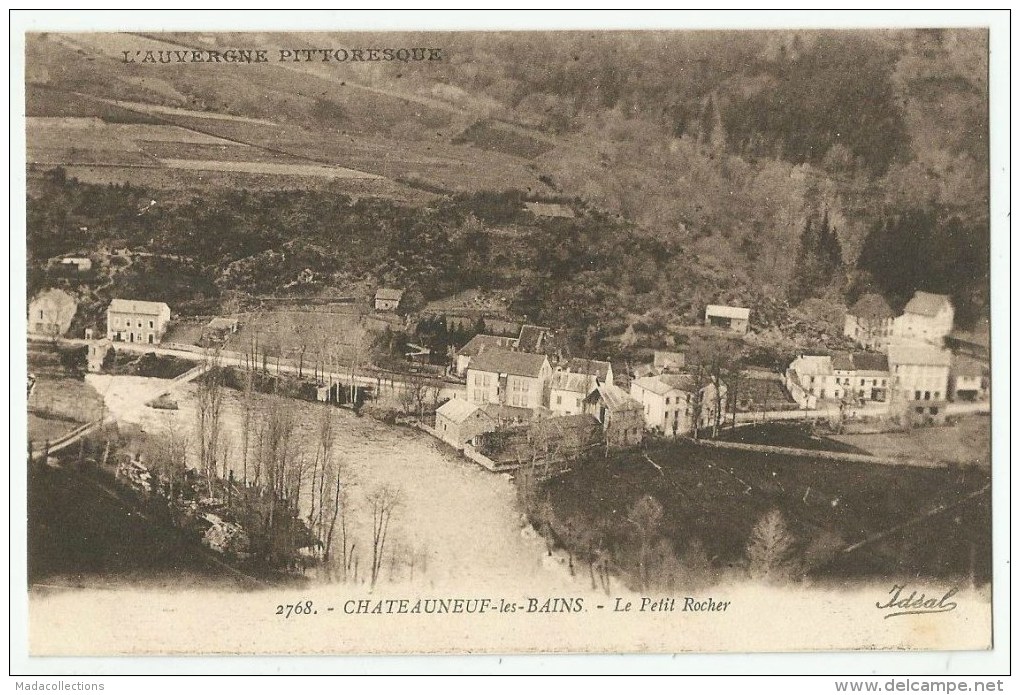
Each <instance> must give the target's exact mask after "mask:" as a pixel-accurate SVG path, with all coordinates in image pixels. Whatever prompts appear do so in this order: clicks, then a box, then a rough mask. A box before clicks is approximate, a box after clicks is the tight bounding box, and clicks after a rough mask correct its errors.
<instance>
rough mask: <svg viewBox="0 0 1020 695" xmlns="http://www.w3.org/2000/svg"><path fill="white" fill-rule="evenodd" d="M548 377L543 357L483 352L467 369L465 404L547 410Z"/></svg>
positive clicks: (495, 350)
mask: <svg viewBox="0 0 1020 695" xmlns="http://www.w3.org/2000/svg"><path fill="white" fill-rule="evenodd" d="M551 377H552V367H551V366H550V365H549V358H547V357H546V356H545V355H533V354H529V353H526V352H509V351H507V350H500V349H495V348H494V349H491V350H486V351H485V352H483V353H481V354H479V355H477V356H476V357H474V358H472V360H471V363H470V365H469V366H468V370H467V396H468V400H469V401H471V402H472V403H479V404H480V403H499V404H501V405H508V406H513V407H515V408H542V407H548V404H549V401H548V396H549V394H548V390H549V380H550V379H551Z"/></svg>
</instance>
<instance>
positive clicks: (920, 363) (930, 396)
mask: <svg viewBox="0 0 1020 695" xmlns="http://www.w3.org/2000/svg"><path fill="white" fill-rule="evenodd" d="M951 364H952V354H951V353H950V352H949V351H948V350H943V349H940V348H936V347H933V346H927V345H916V344H909V343H894V344H893V345H890V346H889V370H890V374H891V377H892V380H893V391H894V396H895V398H896V399H897V400H901V401H939V400H945V399H946V398H947V397H948V392H949V368H950V366H951Z"/></svg>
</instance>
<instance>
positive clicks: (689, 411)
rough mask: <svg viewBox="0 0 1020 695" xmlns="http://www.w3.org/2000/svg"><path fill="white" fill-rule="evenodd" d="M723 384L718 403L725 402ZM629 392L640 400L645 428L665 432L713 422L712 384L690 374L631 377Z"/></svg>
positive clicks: (669, 433) (685, 430) (672, 433)
mask: <svg viewBox="0 0 1020 695" xmlns="http://www.w3.org/2000/svg"><path fill="white" fill-rule="evenodd" d="M725 393H726V387H725V385H723V386H722V397H721V399H720V405H722V404H724V403H725ZM630 395H631V398H633V399H634V400H635V401H637V402H638V403H639V404H641V407H642V409H643V411H644V420H645V429H649V430H658V431H660V432H662V433H663V434H665V435H667V436H673V437H675V436H677V435H683V434H688V433H690V432H693V431H694V428H695V424H696V423H697V425H698V427H707V426H709V425H711V424H712V423H714V421H715V415H716V398H715V385H714V384H713V383H712V382H711V381H705V382H703V383H701V384H699V382H698V380H697V379H696V378H695V377H694V376H693V375H691V374H658V375H655V376H646V377H641V378H638V379H634V380H633V381H632V382H631V384H630Z"/></svg>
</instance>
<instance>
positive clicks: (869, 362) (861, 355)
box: [786, 352, 891, 409]
mask: <svg viewBox="0 0 1020 695" xmlns="http://www.w3.org/2000/svg"><path fill="white" fill-rule="evenodd" d="M890 385H891V375H890V371H889V360H888V358H887V357H886V355H883V354H881V353H870V352H853V353H846V352H844V353H837V354H836V355H800V356H799V357H797V359H795V360H794V361H793V362H791V363H790V366H789V368H788V369H787V370H786V389H787V391H789V392H790V395H791V396H792V397H793V399H794V400H795V401H796V402H797V403H798V405H800V407H801V408H805V409H814V408H817V407H818V403H819V401H832V402H837V401H838V402H843V403H855V404H864V403H868V402H877V403H885V402H887V401H888V400H889V390H890Z"/></svg>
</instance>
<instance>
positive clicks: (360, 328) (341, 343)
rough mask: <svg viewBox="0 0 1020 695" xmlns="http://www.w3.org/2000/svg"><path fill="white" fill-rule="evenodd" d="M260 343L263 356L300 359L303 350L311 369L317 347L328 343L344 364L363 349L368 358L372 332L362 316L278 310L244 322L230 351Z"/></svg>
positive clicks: (230, 343) (227, 346) (227, 345)
mask: <svg viewBox="0 0 1020 695" xmlns="http://www.w3.org/2000/svg"><path fill="white" fill-rule="evenodd" d="M256 339H257V340H258V342H259V344H260V348H259V349H260V352H261V351H262V350H265V351H268V353H269V354H270V355H273V356H276V355H282V356H286V357H290V358H293V359H300V354H301V351H302V349H304V350H305V359H306V361H307V364H308V365H309V366H310V365H311V362H312V361H314V360H315V355H316V352H317V350H318V348H317V346H318V345H320V344H321V343H322V342H323V340H326V341H328V343H329V344H330V345H331V346H332V349H333V351H334V352H335V353H336V354H337V355H338V356H339V358H340V359H342V360H349V359H350V358H351V357H352V356H353V355H354V352H355V347H356V346H360V349H361V355H362V358H363V359H364V358H366V357H367V356H368V353H369V349H370V347H371V342H372V332H371V331H370V330H369V329H368V328H367V327H366V324H365V322H364V321H363V319H362V316H361V314H360V313H358V312H356V311H352V312H351V313H338V312H326V311H297V310H291V311H287V310H278V311H269V312H265V313H262V314H259V316H258V318H257V319H252V318H250V317H249V318H242V320H241V326H240V328H239V330H238V331H237V333H235V334H233V335H231V336H229V338H228V339H227V342H226V343H225V345H224V347H225V349H227V350H235V351H237V352H245V351H246V350H250V349H251V345H252V341H253V340H256Z"/></svg>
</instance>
